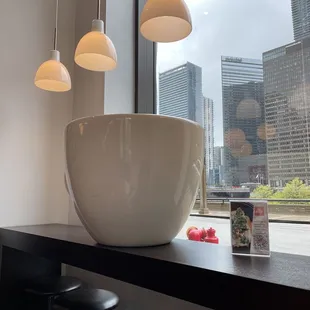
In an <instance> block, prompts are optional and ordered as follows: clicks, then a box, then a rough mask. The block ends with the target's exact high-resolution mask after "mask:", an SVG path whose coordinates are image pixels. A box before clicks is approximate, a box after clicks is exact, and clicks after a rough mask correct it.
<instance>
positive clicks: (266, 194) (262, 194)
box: [251, 185, 274, 198]
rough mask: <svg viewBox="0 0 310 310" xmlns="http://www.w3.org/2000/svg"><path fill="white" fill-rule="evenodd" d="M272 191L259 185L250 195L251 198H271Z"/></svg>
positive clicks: (265, 186)
mask: <svg viewBox="0 0 310 310" xmlns="http://www.w3.org/2000/svg"><path fill="white" fill-rule="evenodd" d="M273 194H274V191H273V189H272V188H271V187H270V186H268V185H260V186H258V187H256V188H255V189H254V191H253V193H252V194H251V197H252V198H272V195H273Z"/></svg>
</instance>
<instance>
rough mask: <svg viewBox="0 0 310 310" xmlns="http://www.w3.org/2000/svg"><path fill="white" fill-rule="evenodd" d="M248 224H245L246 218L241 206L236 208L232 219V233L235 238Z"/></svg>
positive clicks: (238, 236)
mask: <svg viewBox="0 0 310 310" xmlns="http://www.w3.org/2000/svg"><path fill="white" fill-rule="evenodd" d="M248 229H249V228H248V225H247V219H246V216H245V214H244V212H243V210H242V209H241V208H238V209H237V210H236V213H235V216H234V218H233V220H232V233H233V236H234V238H235V239H238V238H240V237H241V235H242V234H243V233H244V232H245V231H247V230H248Z"/></svg>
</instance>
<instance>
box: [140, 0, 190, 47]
mask: <svg viewBox="0 0 310 310" xmlns="http://www.w3.org/2000/svg"><path fill="white" fill-rule="evenodd" d="M140 31H141V34H142V35H143V36H144V37H145V38H146V39H148V40H150V41H153V42H162V43H168V42H175V41H180V40H182V39H184V38H186V37H187V36H189V35H190V33H191V32H192V20H191V15H190V12H189V9H188V7H187V5H186V3H185V1H184V0H169V1H167V0H148V1H147V3H146V4H145V6H144V9H143V11H142V14H141V19H140Z"/></svg>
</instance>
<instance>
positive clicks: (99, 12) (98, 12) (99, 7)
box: [97, 0, 101, 19]
mask: <svg viewBox="0 0 310 310" xmlns="http://www.w3.org/2000/svg"><path fill="white" fill-rule="evenodd" d="M100 17H101V0H98V1H97V19H100Z"/></svg>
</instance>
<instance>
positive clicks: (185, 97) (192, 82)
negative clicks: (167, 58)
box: [158, 62, 204, 126]
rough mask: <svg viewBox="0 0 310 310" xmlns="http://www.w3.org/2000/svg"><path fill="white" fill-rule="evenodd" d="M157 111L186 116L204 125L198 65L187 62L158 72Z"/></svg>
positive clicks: (200, 75)
mask: <svg viewBox="0 0 310 310" xmlns="http://www.w3.org/2000/svg"><path fill="white" fill-rule="evenodd" d="M158 112H159V114H162V115H169V116H176V117H182V118H186V119H189V120H192V121H195V122H197V123H199V124H200V125H201V126H204V120H203V108H202V72H201V68H200V67H198V66H196V65H194V64H192V63H190V62H187V63H186V64H184V65H181V66H179V67H176V68H173V69H171V70H169V71H166V72H163V73H160V74H159V106H158Z"/></svg>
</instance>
